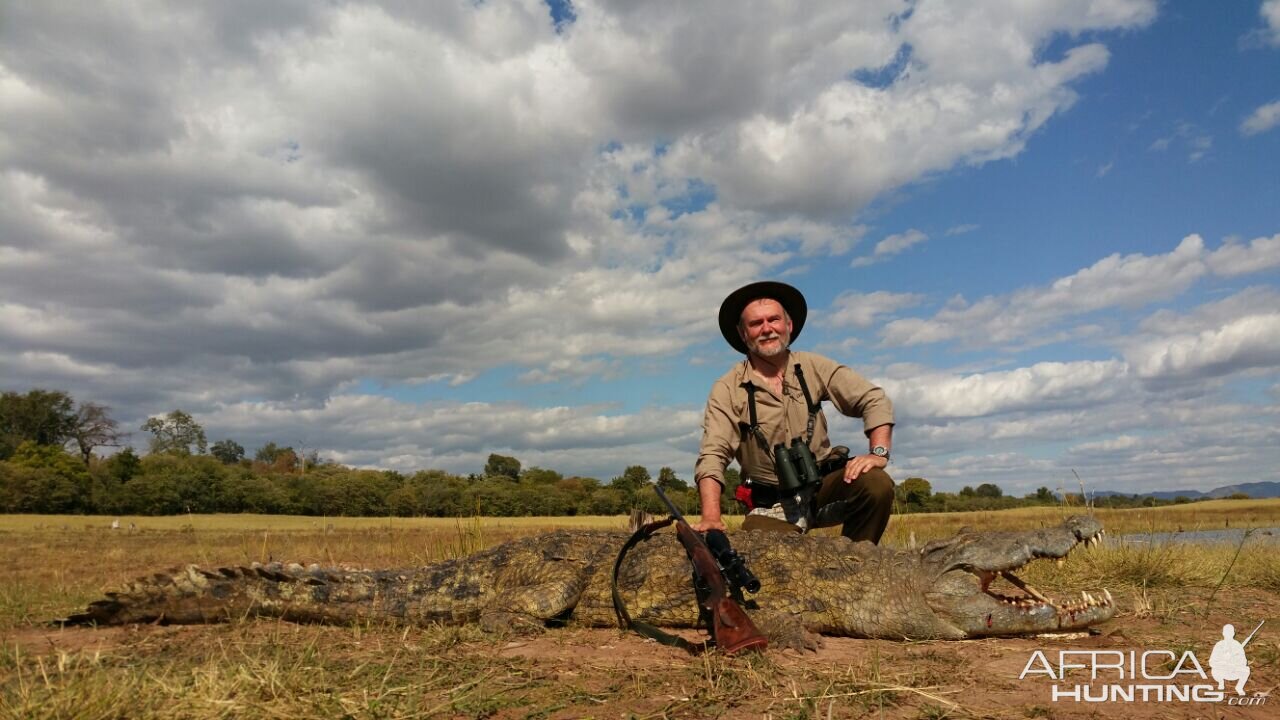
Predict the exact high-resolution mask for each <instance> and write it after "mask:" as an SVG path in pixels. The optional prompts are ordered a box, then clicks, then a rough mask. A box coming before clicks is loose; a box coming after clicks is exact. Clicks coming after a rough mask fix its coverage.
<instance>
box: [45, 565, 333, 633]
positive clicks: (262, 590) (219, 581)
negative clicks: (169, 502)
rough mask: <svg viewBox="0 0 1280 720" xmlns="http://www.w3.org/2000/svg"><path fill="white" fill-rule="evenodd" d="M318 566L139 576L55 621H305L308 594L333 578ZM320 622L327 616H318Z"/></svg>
mask: <svg viewBox="0 0 1280 720" xmlns="http://www.w3.org/2000/svg"><path fill="white" fill-rule="evenodd" d="M334 579H336V578H333V577H332V575H331V574H330V573H329V572H327V571H325V570H321V569H318V568H314V567H313V568H312V569H309V570H306V569H304V568H303V567H302V566H301V565H292V566H284V565H281V564H280V563H272V564H270V565H259V564H257V563H255V564H254V565H252V566H249V567H226V568H219V569H218V570H217V571H209V570H204V569H202V568H200V567H198V566H196V565H188V566H187V567H185V568H183V569H181V570H175V571H171V572H168V573H157V574H155V575H152V576H148V577H143V578H139V579H137V580H134V581H133V582H131V583H129V584H128V585H127V586H126V587H124V588H123V589H121V590H120V591H118V592H109V593H107V594H106V597H105V599H102V600H98V601H96V602H93V603H91V604H90V605H89V606H88V607H87V608H85V610H84V611H83V612H80V613H76V614H74V615H71V616H68V617H66V618H62V619H59V620H55V621H54V623H55V624H61V625H126V624H130V623H163V624H193V623H214V622H226V621H228V620H234V619H237V618H241V617H250V616H275V617H289V616H291V615H293V616H298V617H308V616H310V615H312V614H313V612H308V607H312V608H313V610H314V601H312V600H311V599H310V598H311V596H312V593H310V592H308V591H309V590H311V589H312V588H313V587H314V586H316V585H324V584H327V583H328V582H330V581H331V580H334ZM314 619H316V620H321V621H323V620H324V619H325V618H323V617H316V618H314Z"/></svg>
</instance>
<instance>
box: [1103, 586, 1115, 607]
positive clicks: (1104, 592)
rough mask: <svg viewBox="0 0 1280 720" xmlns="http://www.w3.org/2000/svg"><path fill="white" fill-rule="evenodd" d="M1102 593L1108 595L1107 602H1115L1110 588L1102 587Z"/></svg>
mask: <svg viewBox="0 0 1280 720" xmlns="http://www.w3.org/2000/svg"><path fill="white" fill-rule="evenodd" d="M1102 594H1103V595H1106V596H1107V604H1108V605H1110V604H1111V603H1113V602H1115V601H1114V600H1112V599H1111V591H1110V590H1108V589H1106V588H1102Z"/></svg>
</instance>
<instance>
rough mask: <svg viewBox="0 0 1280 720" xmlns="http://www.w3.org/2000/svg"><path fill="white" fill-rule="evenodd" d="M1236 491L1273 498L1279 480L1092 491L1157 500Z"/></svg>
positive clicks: (1277, 493)
mask: <svg viewBox="0 0 1280 720" xmlns="http://www.w3.org/2000/svg"><path fill="white" fill-rule="evenodd" d="M1236 493H1244V494H1245V495H1248V496H1249V497H1251V498H1274V497H1280V482H1270V481H1268V482H1251V483H1241V484H1239V485H1223V486H1222V487H1217V488H1214V489H1212V490H1210V491H1209V492H1201V491H1199V490H1156V491H1154V492H1145V493H1126V492H1116V491H1115V490H1099V491H1098V492H1096V493H1094V496H1095V497H1110V496H1112V495H1127V496H1132V497H1153V498H1156V499H1157V500H1172V499H1174V498H1177V497H1185V498H1191V499H1192V500H1197V499H1200V498H1224V497H1229V496H1231V495H1234V494H1236Z"/></svg>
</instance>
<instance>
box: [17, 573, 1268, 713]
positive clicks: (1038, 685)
mask: <svg viewBox="0 0 1280 720" xmlns="http://www.w3.org/2000/svg"><path fill="white" fill-rule="evenodd" d="M1209 594H1210V591H1209V590H1208V589H1203V588H1197V589H1195V590H1194V592H1186V593H1183V592H1180V591H1173V590H1169V591H1165V592H1162V593H1160V594H1157V595H1147V594H1146V593H1142V594H1141V595H1140V596H1134V595H1130V596H1127V597H1126V596H1119V597H1118V599H1119V600H1120V606H1121V607H1122V608H1124V609H1125V610H1124V611H1123V612H1122V614H1121V615H1120V616H1119V617H1117V618H1116V619H1114V620H1112V621H1110V622H1108V623H1106V624H1104V625H1102V626H1101V627H1100V628H1099V630H1100V632H1099V633H1098V634H1094V635H1076V636H1064V637H1038V638H992V639H984V640H974V641H962V642H910V643H906V642H890V641H879V640H857V639H850V638H825V639H824V644H823V647H822V648H821V649H820V650H819V651H817V652H814V653H794V652H791V651H787V652H772V651H771V652H769V653H766V654H765V655H763V656H753V657H739V658H725V657H723V656H720V655H718V654H716V653H710V654H708V655H705V656H699V657H693V656H690V655H688V654H687V653H685V652H683V651H680V650H677V649H674V648H669V647H665V646H662V645H658V644H656V643H653V642H652V641H648V640H645V639H643V638H641V637H639V636H637V635H632V634H620V633H619V632H618V631H616V630H610V629H585V628H572V627H570V628H564V629H555V630H549V631H547V632H545V633H541V634H538V635H534V636H513V637H501V638H498V637H493V636H486V635H483V634H481V633H479V631H477V630H474V629H435V630H419V629H414V628H408V629H406V628H396V627H379V628H364V629H360V628H356V629H353V628H337V627H317V626H299V625H290V624H286V623H278V622H274V621H246V622H241V623H233V624H230V625H222V626H191V627H160V626H141V627H138V626H133V627H124V628H104V629H87V628H69V629H57V628H36V627H28V628H18V629H15V630H14V631H12V632H9V633H7V635H8V636H7V637H5V638H4V644H5V646H6V648H7V652H8V653H9V654H8V656H7V658H6V659H7V662H5V663H4V664H0V673H6V672H13V671H17V672H19V673H20V674H26V676H27V677H25V678H20V681H21V682H20V687H23V688H27V689H26V690H24V692H25V693H26V695H24V696H15V697H13V698H11V699H9V700H8V702H7V706H6V707H0V710H5V709H7V710H8V711H9V712H11V713H15V717H17V716H22V715H18V714H17V713H19V712H23V710H24V709H27V710H30V709H32V708H33V707H35V708H36V712H35V714H36V715H40V716H48V717H71V716H76V715H79V714H80V713H77V712H75V710H76V709H77V708H92V707H93V701H94V700H95V696H94V693H101V692H108V693H109V692H112V690H110V688H116V689H119V688H120V687H121V686H123V688H124V690H122V692H125V693H128V695H127V696H125V697H122V698H121V699H120V702H119V703H117V704H115V705H111V704H105V705H103V707H102V709H103V710H106V712H101V713H95V714H97V715H98V716H101V717H129V716H138V717H141V716H155V717H268V716H276V715H288V716H291V717H330V716H341V715H345V716H347V717H473V718H487V717H493V718H582V717H596V718H631V717H637V718H638V717H655V718H656V717H689V718H694V717H725V718H827V717H832V718H836V717H841V718H843V717H892V718H899V717H906V718H944V717H993V718H1034V717H1046V718H1097V717H1115V716H1125V717H1128V718H1135V719H1138V718H1200V717H1205V718H1209V717H1212V718H1272V717H1277V716H1280V715H1278V714H1277V711H1278V710H1280V697H1277V698H1271V697H1267V696H1268V695H1269V694H1270V693H1271V692H1273V691H1274V690H1275V689H1276V687H1277V685H1280V661H1278V658H1280V617H1277V613H1276V607H1277V600H1280V597H1278V596H1277V595H1275V594H1273V593H1270V592H1268V591H1265V590H1257V589H1232V588H1223V589H1222V590H1221V591H1220V592H1218V593H1217V594H1216V595H1214V599H1213V602H1212V604H1208V603H1206V602H1205V601H1206V599H1207V597H1208V595H1209ZM1188 598H1191V599H1193V601H1191V602H1188ZM1135 608H1136V610H1135ZM1262 620H1266V621H1267V622H1266V624H1265V625H1264V626H1263V628H1262V630H1261V631H1259V632H1258V634H1257V635H1256V636H1255V638H1254V639H1253V641H1252V642H1251V643H1250V644H1249V646H1248V648H1247V649H1246V652H1247V654H1248V656H1249V659H1250V664H1251V666H1252V673H1253V674H1252V676H1251V677H1250V679H1249V681H1248V684H1247V688H1246V689H1247V692H1248V696H1249V697H1248V701H1249V702H1254V703H1257V702H1262V703H1265V704H1261V705H1252V706H1239V705H1231V704H1228V703H1227V702H1226V701H1223V702H1183V701H1177V700H1175V701H1163V702H1161V701H1156V700H1149V701H1146V702H1143V701H1140V700H1139V701H1135V702H1105V703H1090V702H1076V701H1073V700H1063V699H1059V700H1056V701H1055V699H1054V698H1053V694H1052V687H1053V686H1054V685H1055V683H1056V684H1059V685H1061V686H1063V687H1064V688H1071V687H1074V686H1075V685H1076V684H1077V683H1081V684H1089V685H1090V686H1091V687H1092V688H1093V690H1094V692H1097V691H1100V689H1101V688H1102V686H1104V685H1106V684H1108V683H1110V682H1117V683H1119V684H1123V685H1128V684H1130V683H1141V682H1143V681H1141V680H1129V679H1127V678H1126V679H1124V680H1117V679H1116V678H1115V675H1116V671H1115V670H1104V671H1102V673H1101V674H1100V677H1099V679H1098V680H1096V681H1095V680H1091V679H1090V677H1089V674H1088V671H1087V670H1075V671H1073V672H1072V674H1071V675H1070V676H1068V678H1067V680H1065V681H1061V682H1059V681H1055V680H1053V679H1050V678H1049V677H1047V676H1045V674H1044V673H1043V672H1040V673H1039V674H1034V675H1029V676H1028V677H1026V678H1024V679H1019V675H1020V674H1021V673H1022V672H1023V670H1024V669H1025V668H1026V667H1027V665H1028V661H1029V660H1030V659H1031V658H1032V656H1033V653H1035V652H1036V651H1037V650H1040V651H1043V653H1044V655H1045V657H1047V658H1048V659H1049V662H1051V663H1055V664H1056V662H1057V660H1058V652H1059V651H1062V650H1068V651H1121V652H1123V653H1124V655H1125V657H1126V658H1127V657H1128V653H1129V651H1131V650H1132V651H1136V654H1137V655H1138V656H1141V654H1142V652H1144V651H1147V650H1168V651H1171V652H1173V653H1174V654H1176V655H1177V656H1179V657H1181V656H1182V654H1183V653H1185V652H1186V651H1191V652H1192V653H1193V654H1194V655H1195V657H1196V658H1197V659H1198V661H1199V663H1200V664H1201V666H1202V667H1203V670H1204V672H1205V673H1206V674H1208V673H1209V672H1210V668H1209V665H1208V658H1209V653H1210V651H1211V650H1212V648H1213V645H1214V643H1215V642H1217V640H1219V639H1220V638H1221V631H1222V626H1223V625H1224V624H1225V623H1232V624H1234V625H1235V627H1237V628H1240V630H1239V633H1238V636H1237V639H1239V640H1243V639H1244V636H1245V635H1247V634H1248V632H1249V631H1250V630H1252V629H1253V627H1254V626H1256V625H1257V624H1258V623H1259V622H1260V621H1262ZM688 636H689V637H690V638H696V637H698V635H697V634H696V633H690V634H688ZM1075 657H1076V659H1077V660H1078V659H1079V657H1080V656H1075ZM1166 659H1167V658H1166V657H1158V658H1155V659H1154V660H1153V661H1152V663H1151V673H1152V674H1158V673H1163V674H1168V673H1170V672H1171V670H1172V669H1173V668H1172V664H1171V663H1165V662H1164V661H1165V660H1166ZM1035 667H1036V668H1042V666H1040V665H1036V666H1035ZM1183 669H1185V670H1188V671H1191V670H1193V668H1192V667H1191V666H1190V665H1187V664H1185V663H1184V668H1183ZM1177 677H1178V678H1179V680H1177V681H1176V682H1178V683H1180V684H1188V685H1204V684H1208V685H1215V687H1216V684H1215V683H1214V682H1213V681H1212V680H1208V681H1205V680H1203V679H1200V677H1199V676H1198V675H1193V674H1191V673H1190V672H1187V673H1183V674H1180V675H1178V676H1177ZM1148 682H1151V681H1148ZM1154 682H1155V683H1157V684H1164V683H1165V682H1175V681H1154ZM42 685H43V687H44V691H43V694H42V691H41V690H40V686H42ZM326 693H327V694H326ZM1234 697H1235V696H1234V694H1231V693H1228V698H1234ZM24 700H25V701H27V702H28V704H26V705H24V704H23V701H24ZM31 703H34V705H32V704H31ZM77 703H79V704H78V705H77ZM113 707H116V708H124V709H126V710H127V709H129V708H132V709H133V710H135V711H136V712H134V713H132V714H131V713H130V712H127V711H126V712H123V713H120V712H116V711H112V710H111V708H113ZM51 710H56V711H57V712H51ZM63 710H66V711H68V712H66V713H63V712H62V711H63Z"/></svg>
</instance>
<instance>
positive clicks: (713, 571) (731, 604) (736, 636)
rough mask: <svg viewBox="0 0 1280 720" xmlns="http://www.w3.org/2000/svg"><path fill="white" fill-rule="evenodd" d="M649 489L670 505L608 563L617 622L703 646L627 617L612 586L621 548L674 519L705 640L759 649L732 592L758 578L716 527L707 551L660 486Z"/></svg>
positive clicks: (755, 585)
mask: <svg viewBox="0 0 1280 720" xmlns="http://www.w3.org/2000/svg"><path fill="white" fill-rule="evenodd" d="M654 489H655V490H656V491H657V492H658V497H659V498H661V499H662V502H663V503H664V504H665V505H666V506H667V509H668V510H670V511H671V516H670V517H668V518H666V519H665V520H661V521H658V522H654V523H649V524H647V525H645V526H643V527H641V528H640V529H639V530H637V531H636V533H635V534H634V535H632V536H631V539H630V540H628V541H627V544H626V545H624V546H623V547H622V551H621V552H619V553H618V559H617V561H616V562H615V563H614V565H613V606H614V610H615V611H616V612H617V614H618V622H619V624H620V625H621V626H622V627H623V628H624V629H625V628H628V627H630V628H632V629H634V630H635V631H636V632H638V633H640V634H641V635H644V636H646V637H650V638H653V639H655V640H657V641H658V642H661V643H663V644H666V645H675V646H677V647H683V648H685V649H686V650H689V651H690V652H697V651H698V650H700V649H705V647H706V645H703V646H702V648H699V647H697V646H695V645H693V644H691V643H689V642H688V641H686V640H684V639H683V638H680V637H677V636H675V635H671V634H668V633H666V632H663V631H662V630H659V629H658V628H656V627H653V626H652V625H649V624H647V623H643V622H639V621H634V620H632V619H631V616H630V615H629V614H627V609H626V606H625V605H624V604H623V602H622V596H621V595H620V594H619V592H618V573H619V571H620V570H621V568H622V559H623V557H625V556H626V553H627V551H628V550H630V549H631V547H632V546H633V545H635V544H636V543H637V542H639V541H640V540H643V539H646V538H648V537H650V536H651V535H653V533H654V532H656V531H657V530H659V529H661V528H663V527H666V526H667V525H670V524H671V523H673V522H674V523H675V524H676V537H678V538H679V540H680V544H681V545H683V546H684V550H685V553H686V554H687V555H688V556H689V562H690V563H692V564H693V587H694V591H695V593H696V594H697V597H698V608H699V610H700V614H701V617H702V621H703V622H704V623H705V624H706V627H707V631H708V632H709V633H710V634H711V642H713V643H714V644H715V646H716V647H718V648H720V649H721V650H723V651H724V653H725V654H726V655H735V654H737V653H740V652H746V651H752V650H756V651H762V650H764V649H765V648H766V647H768V644H769V641H768V639H767V638H765V636H764V635H763V634H761V633H760V631H759V630H758V629H757V628H756V626H755V623H753V622H751V618H750V617H748V616H747V614H746V612H744V611H743V610H742V607H741V606H739V605H738V603H737V601H736V600H734V595H735V594H736V595H737V596H738V597H741V591H740V590H739V589H738V588H741V587H745V588H747V589H748V590H749V591H750V592H755V591H756V590H758V589H759V588H760V581H759V580H757V579H756V577H755V575H753V574H752V573H751V571H750V570H748V569H747V567H746V565H745V563H743V562H742V559H741V558H740V557H738V554H737V553H735V552H734V551H733V549H732V547H730V545H729V539H728V537H726V536H725V535H724V533H721V532H719V531H717V530H712V531H710V532H708V533H707V535H708V537H709V538H710V537H711V535H712V533H715V534H717V535H718V536H719V537H716V538H714V539H713V541H714V544H715V545H716V546H717V550H719V551H720V552H719V553H713V552H712V550H711V548H710V547H708V545H707V541H706V540H704V539H703V538H702V535H700V534H699V533H698V532H697V531H696V530H694V529H693V528H692V527H690V526H689V523H688V522H687V521H685V519H684V516H683V515H681V514H680V511H679V510H677V509H676V506H675V505H674V504H673V503H672V502H671V500H670V498H668V497H667V496H666V493H664V492H662V488H659V487H657V486H654ZM717 555H719V556H720V558H721V559H720V560H717ZM726 569H728V573H726ZM726 574H728V578H729V579H727V578H726ZM731 580H732V581H733V582H731Z"/></svg>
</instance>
